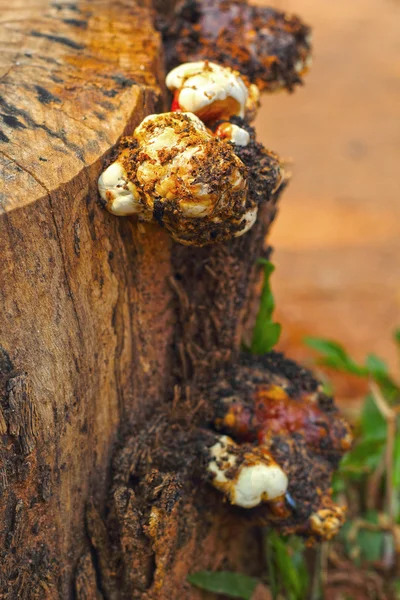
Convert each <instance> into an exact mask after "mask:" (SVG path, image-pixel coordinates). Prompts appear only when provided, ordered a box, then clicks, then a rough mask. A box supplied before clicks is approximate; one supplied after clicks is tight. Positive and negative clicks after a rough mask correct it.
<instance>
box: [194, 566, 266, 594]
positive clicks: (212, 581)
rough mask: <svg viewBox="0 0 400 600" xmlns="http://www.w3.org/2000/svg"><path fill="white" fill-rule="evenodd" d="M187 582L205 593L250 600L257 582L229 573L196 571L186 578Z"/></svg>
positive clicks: (245, 576) (244, 576)
mask: <svg viewBox="0 0 400 600" xmlns="http://www.w3.org/2000/svg"><path fill="white" fill-rule="evenodd" d="M188 581H189V583H191V584H192V585H195V586H196V587H198V588H201V589H202V590H206V591H207V592H214V593H215V594H224V596H228V597H229V598H242V600H251V597H252V595H253V592H254V590H255V589H256V587H257V584H258V580H257V579H254V578H253V577H248V576H247V575H242V574H240V573H230V572H229V571H214V572H211V571H198V572H197V573H193V574H192V575H189V576H188Z"/></svg>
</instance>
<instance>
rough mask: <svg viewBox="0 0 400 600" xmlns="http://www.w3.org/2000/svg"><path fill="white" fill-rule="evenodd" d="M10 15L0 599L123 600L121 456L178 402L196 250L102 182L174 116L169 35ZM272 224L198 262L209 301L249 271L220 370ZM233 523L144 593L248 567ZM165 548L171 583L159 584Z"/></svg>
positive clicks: (4, 117)
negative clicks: (160, 118)
mask: <svg viewBox="0 0 400 600" xmlns="http://www.w3.org/2000/svg"><path fill="white" fill-rule="evenodd" d="M163 9H164V10H165V7H163ZM0 10H1V30H0V31H1V33H0V40H1V66H0V69H1V71H0V72H1V94H0V160H1V170H2V178H1V184H0V185H1V192H0V256H1V270H0V298H1V328H0V344H1V346H0V433H1V447H0V461H1V462H0V474H1V475H0V489H1V501H0V515H1V516H0V519H1V526H0V555H1V564H0V595H1V597H2V598H7V599H8V598H10V599H11V598H40V599H42V598H49V599H50V598H63V599H64V598H65V599H66V598H74V597H78V598H88V599H89V598H101V597H104V598H109V597H111V596H113V595H114V597H118V590H115V589H114V593H113V592H112V591H110V589H112V586H111V587H107V581H105V580H106V579H107V576H106V575H104V573H105V572H106V571H107V569H106V568H105V565H104V564H103V565H101V564H100V566H99V556H98V554H97V549H96V544H97V545H99V544H100V545H101V544H102V545H103V548H102V550H103V551H104V550H105V546H106V545H107V543H108V542H107V541H105V539H104V537H103V538H101V536H102V533H101V532H103V533H104V531H103V529H102V522H103V521H102V519H105V518H106V512H107V510H108V509H107V497H108V490H109V487H110V484H111V481H112V478H113V474H112V467H111V465H112V462H111V461H112V455H113V452H114V450H115V447H116V444H117V441H118V439H119V437H120V436H121V432H122V431H126V430H127V428H128V429H129V424H130V423H134V422H136V421H137V420H138V419H139V417H140V415H141V414H142V413H143V411H145V410H146V411H148V409H150V411H151V407H152V405H154V406H156V405H158V404H159V403H160V402H168V401H169V400H170V399H171V396H172V395H173V386H174V383H176V379H177V378H176V370H177V362H179V359H178V358H177V357H179V356H182V352H181V351H180V349H179V348H178V349H177V348H176V346H175V345H174V340H176V337H174V336H176V332H177V327H178V325H177V305H178V302H177V293H176V289H175V288H174V285H173V281H174V277H173V275H174V266H173V262H174V260H175V259H174V258H173V257H174V256H175V257H176V256H179V254H182V252H188V251H187V250H186V249H182V248H176V245H174V244H172V242H171V241H170V238H169V237H168V236H167V235H166V234H165V233H164V232H163V231H162V229H160V228H159V227H158V226H156V225H149V224H140V223H137V222H136V221H135V220H134V219H116V218H115V217H113V216H112V215H110V214H108V213H107V212H106V211H104V210H103V209H102V208H101V207H100V206H99V204H98V201H97V197H98V194H97V177H98V175H99V173H100V172H101V170H102V168H103V165H104V163H105V161H106V160H107V159H108V158H109V156H110V154H111V153H112V152H113V150H114V148H115V145H116V144H117V142H118V141H119V139H120V138H121V136H123V135H127V134H129V133H131V132H132V131H133V129H134V127H135V126H136V125H137V124H138V123H139V122H140V121H141V120H142V119H143V118H144V117H145V116H146V115H147V114H150V113H152V112H156V111H157V110H161V109H162V108H163V106H164V87H163V79H164V70H163V51H162V47H161V42H160V36H159V34H158V33H157V32H156V31H155V29H154V26H153V22H152V10H151V7H150V6H149V2H147V3H140V5H139V3H138V4H135V3H134V2H133V1H129V0H119V1H118V2H111V1H107V0H106V1H104V0H103V1H102V0H98V1H91V2H90V3H89V2H86V3H85V2H77V3H71V2H51V3H50V2H47V1H45V0H40V1H38V2H36V3H35V4H33V5H31V6H30V5H27V4H26V3H25V2H22V1H21V0H20V1H19V2H13V3H9V2H8V3H7V2H5V1H4V0H2V2H1V4H0ZM272 216H273V211H272V212H271V209H268V210H266V212H265V215H264V217H265V218H264V223H262V222H261V224H260V225H259V226H258V233H257V235H256V236H255V238H253V239H254V240H255V241H253V242H252V251H251V252H250V253H249V255H248V257H246V258H245V259H244V260H243V263H242V264H241V266H240V267H237V266H236V265H234V264H233V262H234V261H233V259H230V258H229V256H230V253H231V250H229V249H228V250H227V249H223V248H222V247H221V248H220V249H217V250H215V249H211V250H208V249H205V250H202V251H201V253H200V254H199V265H202V267H201V268H202V269H203V270H204V268H205V269H206V271H207V269H208V279H204V280H203V282H202V284H201V286H203V292H202V293H203V295H204V294H206V293H207V286H211V287H212V288H213V289H214V287H215V286H214V282H213V275H212V273H213V271H212V269H211V264H212V263H214V266H215V264H217V265H218V264H220V265H221V264H222V263H221V261H222V262H223V263H224V262H225V261H226V260H228V262H229V261H230V262H232V268H233V269H235V270H236V271H238V269H239V271H240V273H239V278H238V279H237V280H236V281H238V282H239V283H238V284H237V285H238V289H236V288H235V289H233V288H232V286H231V289H230V291H231V293H232V294H234V293H236V291H239V292H240V294H239V295H238V297H237V298H235V297H234V296H233V295H232V296H231V302H230V307H229V309H228V311H225V319H226V327H225V329H223V332H222V333H221V335H222V337H223V338H224V341H223V343H222V345H219V346H218V344H219V342H218V335H217V338H213V339H214V341H215V343H216V346H215V348H214V351H213V353H212V356H211V355H210V359H211V364H212V363H213V361H214V362H215V360H214V359H215V357H216V356H217V355H218V356H219V355H220V354H221V353H222V354H224V353H225V354H226V353H227V352H228V354H230V353H231V352H232V349H233V348H236V349H237V346H238V341H239V338H240V336H239V331H240V329H241V327H242V323H243V319H244V314H245V305H246V301H247V298H248V297H249V292H248V290H249V288H250V281H251V280H254V278H255V276H256V275H255V271H254V267H253V263H254V258H255V256H256V255H257V254H258V251H259V249H260V247H262V245H263V240H262V238H263V235H264V231H265V227H266V225H267V224H268V222H269V221H270V220H271V218H272ZM249 243H250V238H248V239H247V240H246V241H245V242H243V241H242V240H240V241H239V240H238V243H237V244H236V245H235V244H234V247H235V248H236V249H235V250H234V252H236V253H237V252H239V251H241V252H243V251H244V250H246V244H247V245H248V244H249ZM240 249H241V250H240ZM193 252H194V251H190V253H192V254H193ZM218 254H219V255H220V256H218ZM218 261H219V263H218ZM209 263H210V264H209ZM229 269H230V267H229V268H228V269H227V271H228V272H229V273H230V274H231V271H229ZM210 273H211V274H210ZM227 281H230V279H229V277H228V279H227ZM171 282H172V284H171ZM221 285H222V288H221V289H222V290H223V293H224V294H227V293H228V289H224V283H223V282H222V283H221ZM234 287H235V286H234ZM199 289H200V287H199ZM221 301H222V303H223V299H221ZM200 310H201V308H200ZM211 316H213V317H215V313H214V315H211ZM232 319H233V321H232ZM210 341H211V340H210V339H209V341H208V343H210ZM184 379H185V378H184V377H183V381H184ZM180 380H181V381H182V377H180ZM191 502H193V499H189V500H188V501H187V503H186V509H185V510H186V511H189V509H190V503H191ZM193 514H194V513H193ZM230 524H232V523H230ZM230 524H229V519H228V520H227V522H226V523H225V526H224V528H221V519H220V517H218V518H214V521H213V523H212V524H211V525H210V523H208V524H207V534H206V535H207V540H206V543H204V544H203V540H202V537H203V533H202V527H203V526H204V527H205V526H206V525H205V523H204V522H202V521H201V516H198V522H197V524H196V527H195V530H194V529H192V530H191V531H189V534H188V540H186V544H184V545H183V548H184V549H185V548H186V550H185V551H187V548H188V547H190V552H189V557H183V556H182V551H181V553H180V552H179V549H178V546H179V544H177V533H176V532H172V531H171V532H169V533H168V534H166V535H165V536H164V538H163V539H162V540H161V539H160V541H159V542H156V541H155V542H154V544H153V550H152V551H151V553H150V558H149V561H150V562H149V565H148V567H146V568H147V569H148V580H147V581H146V582H145V583H144V584H143V583H142V584H141V585H139V586H138V589H139V592H137V593H138V594H139V595H140V594H141V592H140V589H142V592H143V593H144V590H146V589H147V588H149V589H150V591H149V597H150V596H151V597H160V598H172V597H173V596H174V593H175V594H177V595H176V596H174V597H180V598H184V597H185V598H186V597H187V598H189V597H190V598H195V597H196V593H197V592H195V591H194V590H193V589H191V591H188V590H189V589H190V588H189V586H188V584H186V583H185V575H186V573H187V572H188V571H190V570H191V569H195V568H200V567H202V566H211V565H216V564H222V563H223V561H224V560H225V561H227V560H228V558H229V557H230V559H229V560H230V563H231V565H232V566H237V565H238V564H240V563H241V561H242V558H243V555H244V554H245V552H244V547H241V546H240V544H235V543H234V544H232V545H229V543H228V541H227V540H228V537H227V531H228V530H229V526H230ZM246 535H247V534H246ZM132 536H133V534H132ZM150 537H151V536H150ZM137 539H139V538H137ZM137 539H136V541H135V540H134V538H133V537H132V539H131V540H130V542H131V543H134V544H138V541H137ZM237 539H238V540H239V539H241V538H240V535H239V534H238V538H237ZM247 539H249V537H248V536H247ZM168 540H170V541H168ZM128 542H129V540H128ZM128 542H127V543H128ZM161 542H162V543H163V544H166V545H168V543H169V544H170V549H169V550H170V552H172V553H175V555H176V559H175V566H176V569H175V572H173V573H171V577H170V579H169V583H168V582H167V583H162V582H161V579H160V577H158V575H157V577H156V582H155V583H156V585H155V586H154V585H152V578H153V576H154V570H156V571H157V568H158V572H159V571H160V569H161V566H160V565H157V564H156V565H154V563H157V560H158V559H157V553H160V552H161V550H162V549H161V548H159V547H158V546H159V545H160V544H161ZM146 543H148V542H146ZM180 543H182V540H181V542H180ZM143 544H145V542H143ZM102 555H104V552H103V554H102ZM227 557H228V558H227ZM100 563H101V560H100ZM226 564H227V563H226ZM103 567H104V568H103ZM111 575H112V574H110V577H111ZM142 579H143V578H142ZM164 579H165V578H164ZM177 585H178V586H179V587H178V589H177V587H176V586H177ZM174 586H175V587H174ZM173 589H174V590H175V591H174V592H172V591H171V590H173ZM133 593H134V592H132V594H133ZM171 594H172V595H171ZM124 597H128V596H127V595H126V596H124ZM129 597H133V595H132V596H129Z"/></svg>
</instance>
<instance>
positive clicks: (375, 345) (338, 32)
mask: <svg viewBox="0 0 400 600" xmlns="http://www.w3.org/2000/svg"><path fill="white" fill-rule="evenodd" d="M270 4H271V3H270ZM272 4H273V5H274V6H276V7H279V8H282V9H285V10H289V11H293V12H296V13H297V14H299V15H301V17H302V18H304V20H305V21H306V22H308V23H310V24H311V25H312V26H313V27H314V44H315V61H314V65H313V68H312V71H311V72H310V74H309V75H308V77H307V79H306V85H305V87H304V88H302V89H299V90H297V91H296V93H295V95H287V94H284V93H280V94H275V95H273V96H269V97H268V96H264V100H263V108H262V111H261V114H260V116H259V118H258V121H257V124H256V125H257V128H258V131H259V135H261V137H262V140H263V142H264V143H265V144H266V145H267V146H269V147H271V148H273V149H274V150H276V151H278V152H279V153H280V154H281V155H282V156H284V157H287V158H291V159H293V161H294V163H293V165H292V169H291V170H292V172H293V181H292V183H291V185H290V186H289V188H288V190H287V192H286V194H285V196H284V198H283V201H282V203H281V208H280V212H279V216H278V219H277V221H276V224H275V225H274V228H273V232H272V235H271V238H270V239H271V242H272V244H273V245H274V246H275V247H276V252H275V255H274V262H275V264H276V266H277V272H276V274H275V275H274V279H273V287H274V290H275V294H276V299H277V304H278V315H279V318H280V320H281V322H282V324H283V327H284V333H283V336H282V340H281V347H282V348H283V349H284V350H285V351H286V352H288V353H289V354H290V355H292V356H294V357H296V358H299V359H303V360H304V359H306V358H307V357H309V355H310V353H309V351H307V350H305V349H304V346H303V344H302V342H301V340H302V338H303V336H304V335H306V334H312V335H320V336H328V337H332V338H334V339H337V340H340V341H342V342H343V343H344V344H345V345H346V346H347V347H348V348H349V350H351V352H352V353H354V355H355V356H356V357H358V358H360V359H361V358H363V357H364V356H365V354H366V353H367V352H376V353H378V354H380V355H381V356H383V357H384V358H386V359H388V360H389V362H390V364H391V365H392V366H393V367H395V366H396V353H395V350H394V346H393V344H392V343H391V340H390V336H391V332H392V330H393V328H394V327H395V326H396V325H400V201H399V200H400V199H399V195H400V193H399V181H398V180H399V176H398V173H399V159H400V36H399V27H400V25H399V24H400V2H398V1H397V0H352V1H351V2H348V0H335V2H332V1H330V0H278V1H275V2H272ZM272 115H273V116H272ZM353 383H354V382H353ZM338 384H339V387H338V394H339V396H340V397H339V400H340V399H342V400H343V399H344V398H346V396H352V395H354V392H355V388H354V385H352V384H351V385H349V384H348V382H343V381H339V382H338Z"/></svg>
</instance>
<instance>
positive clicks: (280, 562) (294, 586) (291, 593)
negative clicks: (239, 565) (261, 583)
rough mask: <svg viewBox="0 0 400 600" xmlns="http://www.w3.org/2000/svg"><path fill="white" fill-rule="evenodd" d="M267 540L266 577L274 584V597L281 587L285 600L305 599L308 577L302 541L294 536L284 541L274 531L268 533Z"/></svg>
mask: <svg viewBox="0 0 400 600" xmlns="http://www.w3.org/2000/svg"><path fill="white" fill-rule="evenodd" d="M267 539H268V545H267V552H268V557H267V558H268V565H269V573H268V577H269V580H270V581H271V582H274V585H272V586H271V588H272V591H273V594H274V597H277V596H278V593H279V591H280V589H279V587H283V588H284V589H285V598H286V600H304V598H306V597H307V589H308V585H309V575H308V568H307V565H306V561H305V555H304V543H303V541H302V540H301V539H300V538H297V537H295V536H292V537H290V538H289V539H288V540H285V539H284V538H282V537H280V536H279V535H278V534H277V533H276V532H275V531H270V532H269V533H268V538H267ZM277 582H279V583H280V585H277ZM277 588H278V589H277Z"/></svg>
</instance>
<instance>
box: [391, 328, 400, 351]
mask: <svg viewBox="0 0 400 600" xmlns="http://www.w3.org/2000/svg"><path fill="white" fill-rule="evenodd" d="M393 339H394V343H395V344H396V345H397V346H399V348H400V327H398V328H397V329H395V330H394V332H393Z"/></svg>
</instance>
